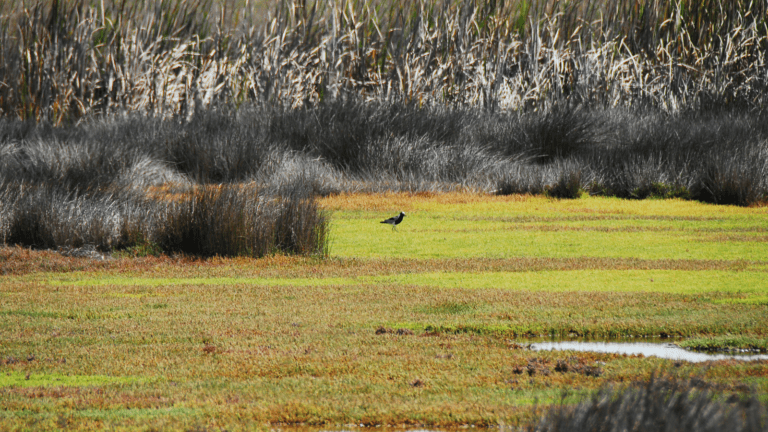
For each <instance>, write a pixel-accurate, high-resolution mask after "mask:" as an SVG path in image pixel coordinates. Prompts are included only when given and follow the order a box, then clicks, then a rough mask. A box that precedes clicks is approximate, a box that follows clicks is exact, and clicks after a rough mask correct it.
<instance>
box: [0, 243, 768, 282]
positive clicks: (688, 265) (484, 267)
mask: <svg viewBox="0 0 768 432" xmlns="http://www.w3.org/2000/svg"><path fill="white" fill-rule="evenodd" d="M765 264H766V262H765V261H754V260H730V261H729V260H683V259H677V260H675V259H668V260H649V259H639V258H595V257H579V258H538V257H517V258H498V259H497V258H449V259H425V260H420V259H368V260H363V259H357V258H330V259H324V260H320V259H316V258H306V257H294V256H286V255H272V256H267V257H264V258H259V259H255V258H248V257H234V258H221V257H211V258H200V257H191V256H185V255H174V256H168V255H160V256H157V257H153V256H149V257H140V258H131V257H120V258H115V259H109V260H105V261H100V260H94V259H90V258H78V257H66V256H63V255H61V254H59V253H57V252H54V251H39V250H32V249H27V248H22V247H19V246H9V247H0V274H5V275H9V276H10V275H13V276H20V275H25V274H32V273H41V272H52V273H66V272H73V271H98V272H100V273H102V274H119V273H132V272H142V273H143V274H144V275H145V276H147V277H152V276H157V277H167V276H168V274H173V275H175V277H195V276H211V277H214V276H215V277H225V276H233V277H234V276H240V277H279V278H293V277H318V278H322V277H355V276H374V275H388V274H397V273H423V272H435V271H461V272H485V271H542V270H596V269H603V270H746V269H752V270H761V269H762V270H765V268H761V267H760V266H764V265H765Z"/></svg>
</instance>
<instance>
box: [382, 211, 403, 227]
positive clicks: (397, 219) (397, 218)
mask: <svg viewBox="0 0 768 432" xmlns="http://www.w3.org/2000/svg"><path fill="white" fill-rule="evenodd" d="M404 217H405V213H403V212H400V214H399V215H397V216H392V217H391V218H389V219H387V220H383V221H381V223H385V224H390V225H392V229H393V230H395V231H397V228H395V225H397V224H399V223H400V222H402V221H403V218H404Z"/></svg>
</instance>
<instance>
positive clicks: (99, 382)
mask: <svg viewBox="0 0 768 432" xmlns="http://www.w3.org/2000/svg"><path fill="white" fill-rule="evenodd" d="M135 381H136V379H134V378H131V377H110V376H103V375H62V374H50V373H33V372H28V373H26V374H25V373H21V372H15V371H11V372H5V373H0V388H2V387H58V386H62V387H85V386H103V385H107V384H118V383H130V382H135Z"/></svg>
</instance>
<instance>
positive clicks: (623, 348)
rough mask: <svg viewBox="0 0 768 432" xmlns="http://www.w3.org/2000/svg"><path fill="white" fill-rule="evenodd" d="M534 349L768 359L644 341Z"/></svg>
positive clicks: (571, 343) (550, 344)
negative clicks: (693, 349)
mask: <svg viewBox="0 0 768 432" xmlns="http://www.w3.org/2000/svg"><path fill="white" fill-rule="evenodd" d="M531 349H532V350H534V351H550V350H558V351H566V350H570V351H589V352H599V353H614V354H627V355H632V354H642V355H644V356H652V357H658V358H663V359H669V360H681V361H687V362H692V363H699V362H704V361H711V360H728V359H737V360H746V361H750V360H768V354H728V353H725V354H723V353H712V354H710V353H701V352H695V351H688V350H686V349H684V348H680V347H679V346H677V345H674V344H670V343H665V344H658V343H643V342H574V341H563V342H536V343H533V344H531Z"/></svg>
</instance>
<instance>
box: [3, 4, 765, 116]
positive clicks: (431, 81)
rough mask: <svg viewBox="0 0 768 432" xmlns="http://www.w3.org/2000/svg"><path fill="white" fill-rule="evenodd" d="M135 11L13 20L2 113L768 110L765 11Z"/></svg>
mask: <svg viewBox="0 0 768 432" xmlns="http://www.w3.org/2000/svg"><path fill="white" fill-rule="evenodd" d="M252 3H253V4H255V5H257V6H261V5H262V2H252ZM215 4H220V2H215ZM132 5H133V6H132V7H129V8H124V6H125V3H124V2H123V3H119V2H110V1H107V2H102V3H101V4H99V5H94V6H92V7H82V6H80V7H75V6H74V5H72V4H69V3H67V2H54V3H53V7H51V6H49V5H47V4H44V3H42V2H38V3H33V4H23V5H21V7H16V8H14V10H13V12H12V13H9V14H8V15H6V16H3V17H2V19H1V20H0V31H2V33H3V34H2V41H3V43H2V45H3V47H4V48H3V50H2V51H0V64H2V65H3V67H4V69H3V70H2V71H3V72H2V73H3V75H2V78H0V79H1V80H2V81H3V82H5V83H6V85H4V86H2V87H0V93H2V97H0V101H1V102H2V103H0V112H2V113H3V114H4V115H12V116H18V117H21V118H33V119H37V120H43V119H45V120H48V121H51V122H53V123H56V124H58V123H60V122H62V121H65V120H71V119H75V118H78V117H80V116H83V115H87V114H91V113H93V112H99V111H101V112H117V111H121V110H129V111H143V112H149V113H153V114H161V115H182V116H187V115H188V114H190V113H191V112H193V111H194V110H195V109H198V108H200V107H201V106H202V107H208V106H211V105H215V104H216V103H218V102H225V103H232V104H234V105H239V104H241V103H242V102H244V101H267V102H278V103H281V104H284V105H286V106H290V107H300V106H304V105H306V104H315V103H318V102H320V101H321V100H323V99H332V98H335V97H337V96H342V95H344V94H349V93H353V94H357V95H360V96H361V97H363V98H365V99H369V100H371V99H378V100H391V99H402V100H407V101H413V102H415V103H418V104H420V105H422V104H439V105H444V104H448V105H469V106H479V107H486V108H489V109H491V110H493V109H496V108H500V109H517V108H525V107H529V106H535V105H537V104H541V103H545V104H546V103H550V102H552V100H555V99H557V98H559V97H567V98H571V99H572V100H575V101H587V102H598V103H600V104H605V105H616V104H623V103H632V102H637V101H650V102H652V103H653V104H656V105H659V106H661V107H663V108H664V109H667V110H670V111H676V110H679V109H684V108H686V107H689V106H692V105H697V104H706V103H707V102H708V101H710V100H722V101H726V102H728V101H732V100H743V101H749V102H755V100H756V99H760V98H761V96H760V92H761V91H762V90H763V89H764V88H765V86H766V82H765V79H764V77H763V76H762V75H761V74H762V72H761V71H763V70H764V68H765V58H764V55H763V52H764V49H765V46H766V37H767V36H768V32H766V27H765V20H764V14H765V3H764V2H762V1H758V2H750V3H749V4H747V3H745V2H722V1H708V2H706V4H702V5H699V6H698V7H695V8H680V7H676V6H675V5H674V4H673V3H670V2H661V1H655V0H649V1H644V2H636V1H634V0H632V1H627V0H624V1H618V2H606V1H603V0H599V1H589V2H583V3H580V4H579V7H573V5H572V4H571V3H569V2H559V1H554V2H539V3H536V6H534V7H531V4H530V3H529V2H523V1H510V2H507V3H506V4H504V5H498V6H496V4H495V3H488V4H483V5H478V4H475V2H469V3H466V2H454V1H444V2H434V3H432V2H412V3H408V4H401V2H397V1H386V0H382V1H376V2H359V1H352V0H334V1H332V2H320V1H318V2H310V3H309V4H307V2H304V1H290V2H284V3H281V5H280V6H279V7H276V8H275V9H274V11H275V12H274V14H273V15H272V16H271V17H270V20H269V21H268V22H267V23H266V25H263V26H262V25H261V24H263V18H260V17H258V16H256V15H255V10H248V9H249V8H247V7H246V8H244V9H245V11H244V14H242V15H241V14H240V11H241V10H242V9H241V8H234V9H233V10H230V11H229V13H227V11H226V8H219V9H218V10H215V9H214V11H215V12H213V14H212V15H209V14H211V8H210V4H209V3H208V2H205V1H203V2H197V1H189V2H187V1H184V0H182V1H170V2H161V3H158V4H157V5H154V4H152V5H150V4H144V5H143V6H142V5H141V4H140V3H138V2H137V3H132ZM135 6H139V7H138V8H136V7H135ZM217 15H218V16H217ZM225 19H226V20H227V22H226V23H225V22H224V20H225ZM702 22H707V23H708V25H706V26H704V25H702V24H701V23H702Z"/></svg>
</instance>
